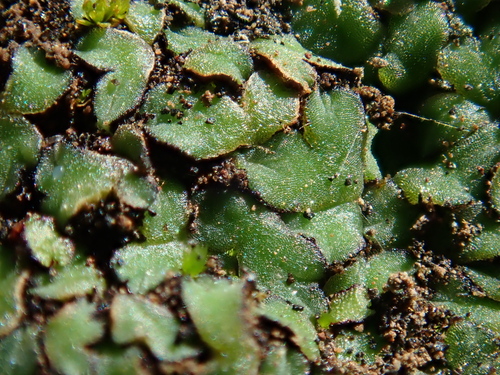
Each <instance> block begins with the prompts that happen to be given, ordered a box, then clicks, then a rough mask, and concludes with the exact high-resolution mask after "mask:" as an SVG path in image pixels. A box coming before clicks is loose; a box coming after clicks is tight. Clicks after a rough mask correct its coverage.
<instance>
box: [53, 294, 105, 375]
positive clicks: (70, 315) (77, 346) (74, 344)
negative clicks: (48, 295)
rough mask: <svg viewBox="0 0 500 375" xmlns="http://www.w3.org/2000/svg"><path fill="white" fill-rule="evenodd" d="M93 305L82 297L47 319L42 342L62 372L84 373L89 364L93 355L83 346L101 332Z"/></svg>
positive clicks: (100, 324) (99, 335)
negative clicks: (94, 315)
mask: <svg viewBox="0 0 500 375" xmlns="http://www.w3.org/2000/svg"><path fill="white" fill-rule="evenodd" d="M95 311H96V306H95V305H94V304H92V303H89V302H87V301H85V300H79V301H77V302H74V303H70V304H66V305H65V306H64V307H63V308H62V309H61V310H59V312H58V313H57V314H56V315H54V316H53V317H52V318H50V320H49V321H48V323H47V325H46V327H45V336H44V344H45V351H46V353H47V357H48V359H49V361H50V363H51V365H52V366H54V368H55V369H56V370H57V371H59V372H61V373H64V374H85V373H88V372H89V371H90V370H91V368H92V355H91V354H90V352H89V351H88V349H87V348H86V346H87V345H89V344H92V343H94V342H96V341H97V340H98V339H99V338H100V337H101V336H102V334H103V333H104V327H103V324H102V323H100V322H98V321H97V320H96V319H95V318H94V317H93V314H94V313H95Z"/></svg>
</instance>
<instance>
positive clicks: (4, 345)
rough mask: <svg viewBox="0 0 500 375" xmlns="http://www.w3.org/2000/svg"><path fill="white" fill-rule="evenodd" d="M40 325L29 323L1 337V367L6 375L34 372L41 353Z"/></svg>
mask: <svg viewBox="0 0 500 375" xmlns="http://www.w3.org/2000/svg"><path fill="white" fill-rule="evenodd" d="M38 334H39V327H36V325H34V324H33V325H28V326H26V327H23V328H19V329H17V330H16V331H14V332H13V333H12V334H11V335H9V336H6V337H3V338H2V339H0V368H1V369H2V374H4V375H21V374H34V373H35V370H36V366H37V358H38V355H39V353H40V348H39V347H38V344H37V340H38Z"/></svg>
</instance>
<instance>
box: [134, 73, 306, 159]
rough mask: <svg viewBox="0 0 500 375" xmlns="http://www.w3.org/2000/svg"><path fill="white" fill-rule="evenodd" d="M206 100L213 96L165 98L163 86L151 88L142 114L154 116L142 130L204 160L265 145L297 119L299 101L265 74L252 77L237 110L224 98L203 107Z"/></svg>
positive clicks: (175, 93)
mask: <svg viewBox="0 0 500 375" xmlns="http://www.w3.org/2000/svg"><path fill="white" fill-rule="evenodd" d="M207 95H213V94H211V93H210V91H208V93H207V90H206V91H205V92H203V90H201V92H199V93H196V94H183V93H182V92H180V91H176V92H174V93H172V94H170V93H168V92H167V90H166V86H164V85H158V86H156V87H155V88H154V89H153V90H151V91H150V92H149V93H148V96H147V99H146V102H145V104H144V106H143V108H142V112H144V113H148V114H153V115H154V118H152V119H150V120H149V121H148V123H147V125H146V129H147V130H148V131H149V133H150V134H151V135H152V136H153V137H155V138H156V139H158V140H159V141H161V142H165V143H168V144H170V145H172V146H175V147H177V148H179V149H180V150H181V151H183V152H185V153H187V154H188V155H191V156H193V157H195V158H196V159H207V158H213V157H216V156H219V155H222V154H226V153H229V152H231V151H233V150H235V149H236V148H238V147H240V146H244V145H249V144H253V143H261V142H264V141H266V140H268V139H269V138H270V137H271V136H272V135H273V134H274V133H276V132H277V131H278V130H280V129H283V127H285V126H288V125H291V124H292V123H294V122H295V121H296V120H297V119H298V112H299V97H298V95H297V94H296V93H295V92H293V91H292V90H289V89H287V88H286V87H285V86H284V85H283V84H282V83H281V82H280V81H278V80H276V79H275V78H273V77H271V76H270V75H268V74H265V73H260V72H259V73H254V74H252V76H251V77H250V79H249V80H248V81H247V82H246V83H245V89H244V92H243V96H242V99H241V105H240V104H239V103H237V102H235V101H233V100H232V99H230V98H229V97H228V96H222V97H221V98H218V97H213V98H212V99H210V102H207V100H208V99H206V96H207Z"/></svg>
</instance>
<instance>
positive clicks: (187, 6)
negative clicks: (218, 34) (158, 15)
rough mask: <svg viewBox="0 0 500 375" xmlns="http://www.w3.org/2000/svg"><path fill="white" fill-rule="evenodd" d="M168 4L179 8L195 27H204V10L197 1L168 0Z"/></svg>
mask: <svg viewBox="0 0 500 375" xmlns="http://www.w3.org/2000/svg"><path fill="white" fill-rule="evenodd" d="M168 4H169V5H173V6H175V7H177V8H179V9H180V10H181V11H182V12H183V13H184V15H185V16H186V17H187V18H188V19H189V21H190V22H191V23H192V24H193V25H194V26H196V27H197V28H201V29H204V28H205V12H204V9H203V8H201V7H200V6H199V5H198V3H196V2H194V1H193V2H192V1H184V0H169V1H168Z"/></svg>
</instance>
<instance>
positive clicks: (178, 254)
mask: <svg viewBox="0 0 500 375" xmlns="http://www.w3.org/2000/svg"><path fill="white" fill-rule="evenodd" d="M189 250H190V248H189V247H188V246H187V245H186V244H185V243H183V242H179V241H171V242H166V243H163V244H148V243H147V242H146V243H145V244H140V243H139V244H129V245H127V246H125V247H124V248H122V249H120V250H118V251H117V252H115V254H114V256H113V258H112V259H111V265H112V267H113V269H114V270H115V272H116V274H117V276H118V278H119V279H120V280H122V281H123V282H127V286H128V288H129V289H130V290H131V291H132V292H134V293H139V294H145V293H147V292H148V291H149V290H151V289H153V288H155V287H156V286H157V285H159V284H160V283H161V282H162V281H163V280H165V278H166V277H167V276H168V275H175V274H179V273H180V271H181V268H182V261H183V257H184V254H185V253H186V252H188V251H189Z"/></svg>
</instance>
